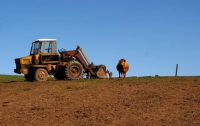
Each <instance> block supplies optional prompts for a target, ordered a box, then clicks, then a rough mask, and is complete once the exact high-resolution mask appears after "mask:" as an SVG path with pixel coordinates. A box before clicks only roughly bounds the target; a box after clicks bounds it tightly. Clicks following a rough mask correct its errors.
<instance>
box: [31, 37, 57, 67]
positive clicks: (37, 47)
mask: <svg viewBox="0 0 200 126" xmlns="http://www.w3.org/2000/svg"><path fill="white" fill-rule="evenodd" d="M30 56H33V58H32V62H33V64H35V65H38V64H40V65H43V64H52V63H58V61H59V54H57V48H56V39H38V40H36V41H35V42H32V47H31V51H30Z"/></svg>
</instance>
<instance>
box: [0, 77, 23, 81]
mask: <svg viewBox="0 0 200 126" xmlns="http://www.w3.org/2000/svg"><path fill="white" fill-rule="evenodd" d="M12 81H24V76H18V75H0V82H12Z"/></svg>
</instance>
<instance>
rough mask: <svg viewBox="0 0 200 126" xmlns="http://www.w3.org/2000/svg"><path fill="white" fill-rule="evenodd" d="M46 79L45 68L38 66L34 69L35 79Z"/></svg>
mask: <svg viewBox="0 0 200 126" xmlns="http://www.w3.org/2000/svg"><path fill="white" fill-rule="evenodd" d="M47 79H48V72H47V71H46V70H45V69H43V68H39V69H37V70H36V71H35V80H36V81H46V80H47Z"/></svg>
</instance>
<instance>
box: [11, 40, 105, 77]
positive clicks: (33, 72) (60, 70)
mask: <svg viewBox="0 0 200 126" xmlns="http://www.w3.org/2000/svg"><path fill="white" fill-rule="evenodd" d="M56 47H57V45H56V39H38V40H36V41H34V42H32V46H31V50H30V55H29V56H25V57H22V58H16V59H15V64H16V69H14V72H15V73H18V74H24V77H25V80H26V81H46V80H47V79H48V76H49V75H53V76H54V77H55V78H56V79H57V80H78V79H82V78H83V75H84V74H86V78H108V77H107V72H106V71H108V70H106V66H104V65H94V64H93V62H92V63H90V62H89V60H88V58H87V56H86V55H85V53H84V51H83V49H82V48H81V47H80V46H77V48H76V49H75V50H69V51H66V50H65V49H64V48H62V49H60V50H58V52H57V48H56Z"/></svg>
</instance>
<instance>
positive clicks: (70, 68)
mask: <svg viewBox="0 0 200 126" xmlns="http://www.w3.org/2000/svg"><path fill="white" fill-rule="evenodd" d="M83 72H84V69H83V66H82V65H81V64H80V62H78V61H77V60H71V61H69V62H68V63H67V65H66V67H65V75H66V78H67V79H68V80H78V79H82V78H83Z"/></svg>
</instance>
